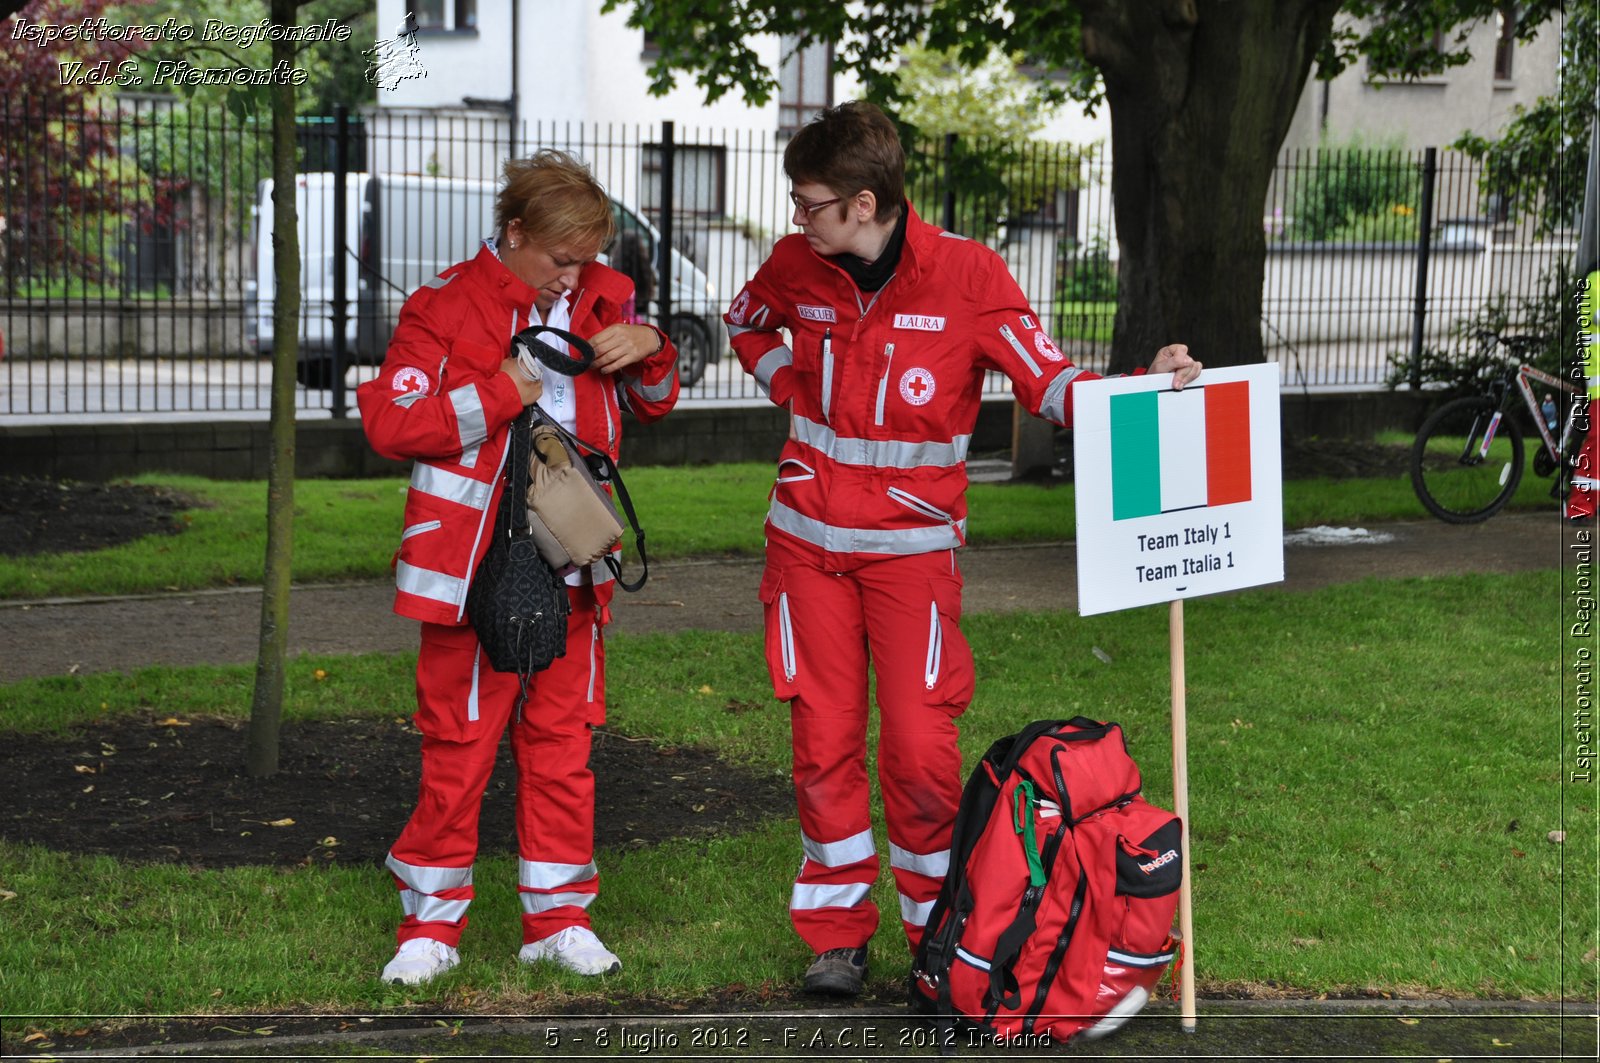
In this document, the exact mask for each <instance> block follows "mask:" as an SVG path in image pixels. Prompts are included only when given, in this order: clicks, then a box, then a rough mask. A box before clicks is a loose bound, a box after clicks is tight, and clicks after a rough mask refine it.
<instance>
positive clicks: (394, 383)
mask: <svg viewBox="0 0 1600 1063" xmlns="http://www.w3.org/2000/svg"><path fill="white" fill-rule="evenodd" d="M389 386H390V387H392V388H394V390H396V391H420V392H421V393H422V394H424V395H426V394H427V393H428V374H427V373H424V372H423V371H422V370H420V369H418V368H417V367H416V366H414V365H408V366H403V367H402V368H400V369H398V370H396V372H395V374H394V376H393V378H391V379H390V381H389Z"/></svg>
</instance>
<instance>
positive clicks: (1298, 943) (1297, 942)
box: [1289, 938, 1322, 949]
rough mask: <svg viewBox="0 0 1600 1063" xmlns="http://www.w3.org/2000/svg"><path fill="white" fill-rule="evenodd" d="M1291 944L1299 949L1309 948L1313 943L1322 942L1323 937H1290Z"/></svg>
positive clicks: (1318, 943)
mask: <svg viewBox="0 0 1600 1063" xmlns="http://www.w3.org/2000/svg"><path fill="white" fill-rule="evenodd" d="M1289 944H1291V945H1293V946H1294V947H1295V948H1297V949H1308V948H1310V947H1311V946H1313V945H1320V944H1322V939H1321V938H1290V939H1289Z"/></svg>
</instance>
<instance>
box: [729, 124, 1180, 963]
mask: <svg viewBox="0 0 1600 1063" xmlns="http://www.w3.org/2000/svg"><path fill="white" fill-rule="evenodd" d="M783 161H784V170H785V171H786V172H787V174H788V176H789V179H790V181H791V182H792V183H793V192H792V198H793V200H794V218H793V220H794V223H795V224H796V225H797V226H799V228H800V232H799V233H798V234H794V235H790V236H788V237H785V238H784V239H783V240H780V241H779V242H778V244H777V246H776V247H775V248H774V249H773V252H772V256H771V257H770V258H769V259H768V260H767V262H766V263H765V264H763V265H762V267H761V268H760V269H759V270H758V271H757V273H756V276H755V278H754V279H753V280H751V281H750V283H749V284H747V285H746V286H745V288H744V290H743V291H741V292H740V293H739V295H738V296H737V297H736V298H735V299H734V301H733V304H732V305H731V306H730V308H729V310H728V313H727V314H726V316H725V320H726V321H727V322H728V326H729V332H730V335H731V337H732V342H733V348H734V350H735V352H736V353H737V354H738V356H739V361H740V363H741V364H742V365H743V366H744V368H745V370H746V371H747V372H749V373H751V374H752V375H753V376H754V377H755V378H756V381H757V382H758V383H759V384H760V386H761V387H762V389H763V390H764V391H766V393H767V394H768V396H769V397H770V398H771V400H772V401H773V402H774V403H776V404H777V405H779V406H782V407H784V408H786V409H788V410H789V411H790V413H791V414H792V419H793V431H792V433H791V438H790V440H789V442H788V443H787V444H786V445H785V447H784V450H783V454H782V457H781V458H780V460H779V463H778V475H777V483H776V485H775V486H774V489H773V493H772V502H771V508H770V510H769V512H768V516H767V564H766V571H765V573H764V575H763V578H762V582H761V600H762V602H763V604H764V608H765V613H766V629H767V640H766V641H767V663H768V667H769V670H770V672H771V675H772V684H773V689H774V692H775V693H776V695H777V696H778V698H779V699H781V700H784V701H787V702H789V704H790V715H791V722H792V727H793V742H794V783H795V794H796V798H797V800H798V803H799V813H800V827H801V834H802V848H803V850H804V860H803V862H802V864H801V867H800V871H799V874H798V876H797V877H796V879H795V883H794V888H793V891H792V893H791V895H790V901H789V915H790V919H791V921H792V922H793V924H794V927H795V930H796V931H797V932H798V933H799V935H800V937H801V938H802V939H803V940H804V941H805V943H806V944H807V945H808V946H809V947H810V948H811V951H812V952H813V953H814V954H815V958H814V959H813V960H812V961H811V963H810V966H809V967H808V968H807V970H806V973H805V980H804V981H805V987H806V989H807V990H809V991H812V992H819V993H830V994H837V995H854V994H856V993H859V992H860V990H861V988H862V985H863V981H864V979H865V977H866V969H867V949H866V946H867V941H868V939H869V938H871V936H872V935H873V933H874V931H875V930H876V929H877V925H878V910H877V907H876V906H875V905H874V904H873V903H872V901H871V900H870V899H869V892H870V890H871V886H872V883H873V882H874V881H875V880H876V879H877V876H878V853H877V846H876V843H875V841H874V839H873V835H872V827H871V821H870V818H869V815H868V796H869V795H868V783H867V774H866V732H867V714H868V706H867V689H868V677H867V668H868V662H869V661H870V662H871V664H872V669H873V672H874V674H875V677H876V684H877V687H876V689H877V703H878V711H879V741H878V777H879V782H880V785H881V788H882V791H883V804H884V813H885V817H886V819H887V828H888V835H889V865H890V868H891V869H892V870H893V873H894V879H895V885H896V888H897V891H898V893H899V901H900V921H901V925H902V927H903V929H904V931H905V935H906V937H907V939H908V941H909V942H910V945H911V947H912V948H913V949H915V948H916V945H917V943H918V941H919V940H920V938H921V936H922V928H923V924H924V923H925V922H926V920H927V915H928V911H929V909H930V908H931V907H932V905H933V901H934V898H935V897H937V896H938V893H939V887H940V885H941V883H942V881H943V879H944V875H945V872H946V868H947V865H948V862H949V846H950V831H951V827H952V824H953V823H954V821H955V814H956V806H957V804H958V803H959V800H960V795H961V784H962V780H961V758H960V753H959V752H958V750H957V747H956V724H955V719H956V717H958V716H960V715H961V713H962V711H963V710H964V709H965V708H966V706H967V703H968V702H969V701H970V700H971V698H972V693H973V681H974V680H973V664H972V654H971V651H970V650H969V649H968V648H967V644H966V640H965V639H964V638H963V637H962V634H961V630H960V627H959V624H958V622H959V620H960V616H961V572H960V569H959V568H958V566H957V564H956V554H955V552H956V550H957V549H958V548H959V547H961V546H963V545H965V541H966V538H965V535H966V487H967V475H966V455H967V446H968V443H969V442H970V439H971V433H972V429H973V425H974V424H975V422H976V419H977V415H978V405H979V401H980V398H981V392H982V386H983V379H984V373H985V371H987V370H991V369H994V370H999V371H1001V372H1003V373H1005V374H1006V375H1007V376H1008V377H1009V378H1010V379H1011V382H1012V387H1013V390H1014V392H1015V394H1016V396H1017V398H1018V400H1019V401H1021V402H1022V403H1023V404H1024V405H1025V406H1026V407H1027V408H1028V409H1029V410H1030V411H1031V412H1032V413H1034V414H1035V415H1037V416H1042V417H1046V418H1048V419H1050V420H1052V421H1054V422H1056V423H1057V424H1067V423H1069V422H1070V420H1071V414H1072V401H1071V390H1070V389H1071V385H1072V384H1073V382H1074V381H1077V380H1087V379H1093V377H1094V374H1091V373H1085V372H1084V371H1082V370H1080V369H1077V368H1075V367H1074V366H1073V365H1072V364H1071V363H1070V362H1068V361H1067V359H1066V357H1065V356H1064V355H1063V354H1062V353H1061V351H1060V349H1059V348H1057V347H1056V345H1055V344H1054V343H1053V342H1052V341H1051V339H1050V337H1049V336H1047V335H1046V334H1045V333H1044V332H1043V331H1042V330H1041V329H1040V327H1039V318H1038V315H1037V314H1036V313H1035V312H1034V311H1033V308H1032V307H1031V306H1029V305H1028V302H1027V299H1026V297H1025V296H1024V295H1023V294H1022V291H1021V289H1020V288H1019V287H1018V286H1017V283H1016V281H1015V280H1013V279H1012V277H1011V274H1010V273H1009V271H1008V270H1007V269H1006V267H1005V264H1004V263H1003V262H1002V261H1001V259H1000V257H999V256H998V255H997V254H995V253H994V252H993V251H992V250H990V249H989V248H987V247H984V246H983V245H982V244H979V243H976V242H974V241H970V240H966V239H964V238H962V237H958V236H955V235H954V234H951V233H947V232H944V231H942V230H940V229H938V228H936V227H934V226H932V225H929V224H928V223H926V222H924V221H923V220H922V219H921V218H919V217H918V216H917V214H916V212H915V211H914V210H912V208H911V205H910V203H909V202H907V200H906V197H905V156H904V154H903V152H902V150H901V146H900V138H899V134H898V132H897V131H896V130H895V127H894V125H893V124H892V123H891V122H890V121H889V119H888V118H887V117H885V116H884V114H883V113H882V112H881V111H879V110H878V109H877V108H876V107H873V106H872V105H871V104H867V103H861V102H854V103H846V104H843V105H840V106H838V107H834V108H830V109H828V110H826V111H823V112H822V113H821V114H819V115H818V116H817V118H816V119H815V120H813V121H812V122H811V123H810V124H809V125H807V126H806V127H805V128H803V129H802V130H801V131H800V132H799V133H797V134H796V135H795V137H794V139H792V140H791V141H790V142H789V145H788V148H787V149H786V150H785V152H784V160H783ZM780 330H787V331H788V333H789V337H790V338H789V341H788V342H785V339H784V337H783V335H782V334H781V332H780ZM1150 368H1151V370H1152V371H1154V372H1169V371H1171V372H1175V373H1176V374H1177V375H1176V377H1175V379H1174V386H1175V387H1181V386H1182V385H1183V384H1184V383H1186V382H1188V381H1190V380H1193V379H1194V378H1195V376H1197V375H1198V374H1199V372H1200V365H1199V363H1198V362H1195V361H1194V360H1193V359H1192V358H1190V357H1189V354H1188V350H1187V348H1185V347H1184V346H1182V345H1181V344H1179V345H1173V346H1169V347H1164V348H1162V350H1161V351H1160V352H1159V353H1158V354H1157V356H1156V358H1155V361H1154V362H1153V363H1152V364H1151V367H1150Z"/></svg>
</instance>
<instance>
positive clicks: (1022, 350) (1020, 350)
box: [1000, 325, 1044, 376]
mask: <svg viewBox="0 0 1600 1063" xmlns="http://www.w3.org/2000/svg"><path fill="white" fill-rule="evenodd" d="M1000 335H1001V336H1003V337H1005V341H1006V342H1007V343H1009V344H1011V349H1012V350H1013V351H1016V352H1017V357H1018V358H1021V359H1022V364H1023V365H1026V366H1027V367H1028V369H1029V370H1030V371H1032V373H1033V375H1034V376H1044V371H1043V370H1041V369H1040V368H1039V363H1038V362H1036V361H1034V360H1033V355H1031V354H1029V353H1028V349H1027V348H1026V347H1024V346H1023V345H1022V341H1021V340H1019V339H1017V334H1016V333H1015V332H1012V331H1011V326H1010V325H1001V326H1000Z"/></svg>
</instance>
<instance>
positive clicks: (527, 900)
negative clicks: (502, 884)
mask: <svg viewBox="0 0 1600 1063" xmlns="http://www.w3.org/2000/svg"><path fill="white" fill-rule="evenodd" d="M517 896H518V897H521V898H522V910H523V911H525V912H527V913H528V914H529V915H538V914H539V913H540V912H548V911H550V909H552V908H563V907H566V906H567V905H572V906H573V907H576V908H587V907H589V905H591V904H593V903H594V894H592V893H518V894H517Z"/></svg>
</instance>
